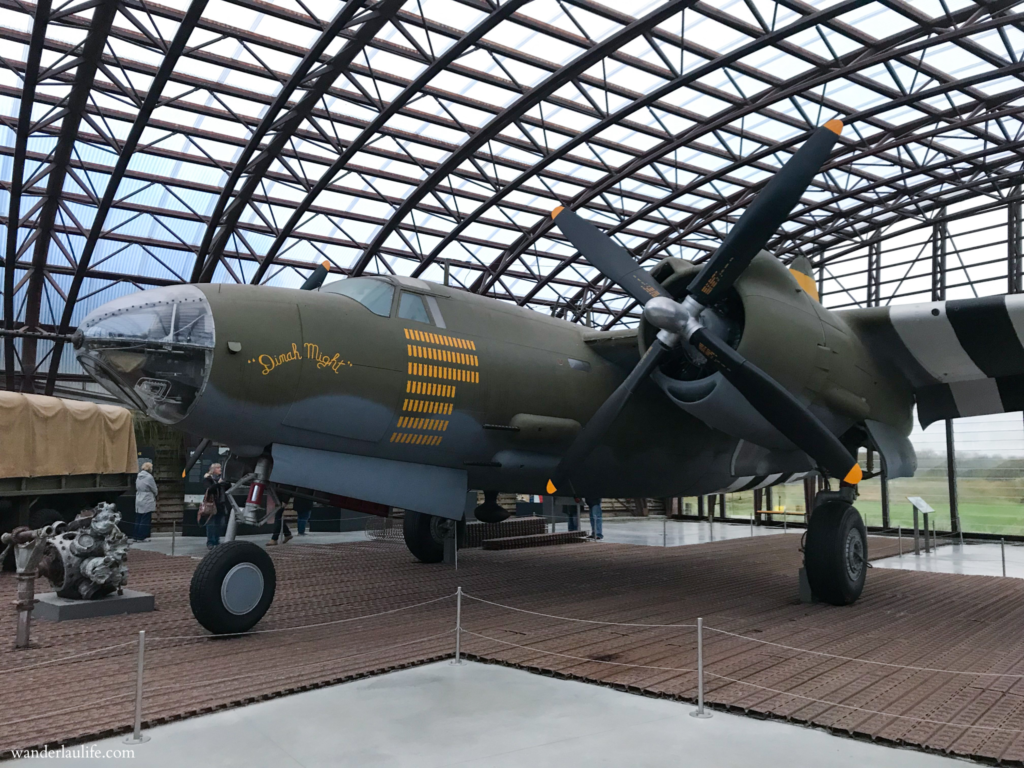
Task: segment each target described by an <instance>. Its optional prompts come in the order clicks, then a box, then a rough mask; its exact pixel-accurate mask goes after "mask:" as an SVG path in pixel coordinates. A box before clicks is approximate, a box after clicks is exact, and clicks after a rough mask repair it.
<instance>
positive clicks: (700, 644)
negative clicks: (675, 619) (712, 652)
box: [690, 619, 711, 718]
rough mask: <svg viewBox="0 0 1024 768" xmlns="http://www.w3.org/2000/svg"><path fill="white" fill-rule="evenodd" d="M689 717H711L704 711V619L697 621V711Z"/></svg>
mask: <svg viewBox="0 0 1024 768" xmlns="http://www.w3.org/2000/svg"><path fill="white" fill-rule="evenodd" d="M690 717H700V718H707V717H711V713H710V712H705V711H704V619H697V709H695V710H694V711H693V712H691V713H690Z"/></svg>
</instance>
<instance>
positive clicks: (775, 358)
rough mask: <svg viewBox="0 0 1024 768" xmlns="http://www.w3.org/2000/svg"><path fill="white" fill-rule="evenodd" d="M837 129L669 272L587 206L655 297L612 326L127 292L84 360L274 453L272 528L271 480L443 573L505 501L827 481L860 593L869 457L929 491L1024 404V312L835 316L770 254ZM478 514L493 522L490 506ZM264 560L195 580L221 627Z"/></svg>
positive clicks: (157, 413) (428, 288) (98, 372)
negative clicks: (958, 426) (923, 475)
mask: <svg viewBox="0 0 1024 768" xmlns="http://www.w3.org/2000/svg"><path fill="white" fill-rule="evenodd" d="M841 129H842V123H841V122H839V121H838V120H836V121H832V122H830V123H827V124H826V125H824V126H822V127H820V128H818V129H817V130H816V131H814V132H813V133H812V134H811V135H810V136H809V137H808V139H807V140H806V141H805V142H804V144H803V145H802V146H801V148H800V149H799V150H798V151H797V152H795V153H794V155H793V156H792V157H791V158H790V160H789V161H788V162H787V163H786V164H785V165H784V166H783V168H782V169H780V171H779V173H778V174H777V175H776V176H775V177H774V178H773V179H772V180H771V181H770V182H769V183H768V184H767V185H766V186H765V188H764V190H763V191H762V192H761V193H760V194H759V195H758V196H757V197H756V198H755V199H754V200H753V201H752V203H751V204H750V205H749V206H748V208H747V209H746V211H745V212H744V214H743V215H742V216H741V217H740V219H739V220H738V221H737V222H736V224H735V226H734V227H733V228H732V230H731V231H730V232H729V234H728V236H727V237H726V238H725V239H724V241H723V242H722V244H721V246H720V247H719V248H718V249H717V250H716V251H715V253H714V254H713V255H712V256H711V257H710V258H709V259H708V260H707V261H706V262H705V263H703V264H700V265H698V264H692V263H689V262H687V261H683V260H680V259H676V258H667V259H665V260H663V261H661V262H660V263H658V264H657V265H656V266H655V267H654V268H653V269H652V270H650V271H649V272H648V271H647V270H645V269H643V268H641V267H640V266H638V264H637V262H636V261H635V259H634V258H633V257H632V256H631V255H630V254H629V253H628V252H627V251H626V250H624V249H623V248H622V247H620V246H619V245H618V244H617V243H615V242H614V241H613V240H611V239H610V238H609V237H607V236H606V235H605V234H604V233H602V232H601V231H600V230H598V229H597V228H596V227H594V226H593V225H592V224H590V223H588V222H587V221H585V220H584V219H582V218H581V217H580V216H578V215H577V214H576V213H574V212H573V211H571V210H568V209H564V208H561V207H558V208H555V210H554V211H553V213H552V216H553V217H555V224H556V225H557V226H558V227H559V228H560V230H561V231H562V232H563V233H564V234H565V236H566V237H567V238H568V239H569V241H570V242H571V243H572V244H573V245H574V246H575V248H576V249H577V250H578V251H579V252H580V253H581V254H583V255H584V256H585V257H586V258H587V259H588V261H589V262H590V263H591V264H592V265H593V266H594V267H595V268H596V269H598V270H599V271H600V272H601V273H602V274H603V275H604V276H605V277H606V278H608V279H609V280H610V281H611V282H613V283H615V284H616V285H618V286H619V287H621V288H622V290H624V291H625V292H626V293H627V294H629V295H630V296H631V297H633V298H634V299H636V300H637V302H638V303H639V304H640V305H641V306H642V307H643V319H642V321H641V322H640V324H639V327H638V328H636V329H630V330H616V331H598V330H593V329H591V328H587V327H582V326H580V325H577V324H573V323H569V322H565V321H563V320H560V319H556V318H553V317H549V316H546V315H544V314H541V313H538V312H534V311H531V310H529V309H526V308H523V307H519V306H514V305H510V304H507V303H504V302H501V301H497V300H494V299H490V298H487V297H484V296H479V295H476V294H472V293H468V292H464V291H460V290H455V289H452V288H449V287H447V286H442V285H437V284H434V283H430V282H426V281H423V280H418V279H411V278H406V277H400V276H394V275H392V276H388V275H382V276H361V277H353V278H349V279H344V280H339V281H336V282H331V283H328V284H326V285H324V284H323V282H324V278H325V276H326V274H327V270H326V269H325V268H324V267H323V266H321V267H320V268H318V269H317V271H316V272H314V274H313V275H311V276H310V279H309V280H308V281H307V283H306V284H305V285H304V286H303V288H304V289H306V290H295V289H287V288H273V287H264V286H246V285H227V284H218V285H205V284H204V285H180V286H174V287H167V288H159V289H153V290H147V291H144V292H141V293H136V294H133V295H129V296H125V297H122V298H119V299H117V300H115V301H112V302H110V303H109V304H107V305H105V306H103V307H101V308H99V309H97V310H95V311H94V312H92V313H91V314H89V315H88V316H87V317H86V318H85V319H84V320H83V322H82V323H81V325H80V326H79V328H78V329H77V331H76V332H75V334H74V336H73V344H74V347H75V349H76V351H77V355H78V359H79V361H80V362H81V364H82V366H83V368H84V369H85V370H86V371H88V372H89V373H90V374H91V375H92V376H93V377H94V378H95V379H96V380H97V381H98V382H99V383H100V384H102V385H103V386H104V387H106V388H107V389H108V390H109V391H110V392H112V393H113V394H114V395H116V396H117V397H119V398H120V399H121V400H123V401H124V402H125V403H126V404H128V405H129V406H131V407H134V408H138V409H139V410H141V411H144V412H146V413H147V414H149V415H150V416H151V417H153V418H155V419H158V420H160V421H162V422H164V423H167V424H173V425H175V426H176V427H178V428H180V429H182V430H186V431H188V432H191V433H194V434H199V435H202V436H205V437H207V438H211V439H214V440H216V441H218V442H220V443H222V444H225V445H228V446H230V448H231V450H232V453H233V455H235V456H239V457H243V458H245V459H246V460H248V461H250V462H251V463H252V466H253V467H254V472H253V476H252V480H253V482H252V484H251V489H250V492H249V493H250V495H249V503H248V504H247V505H246V508H245V510H244V511H243V510H239V512H241V513H243V514H244V515H251V514H252V512H253V510H254V509H255V508H256V507H258V506H259V504H260V503H261V498H262V497H263V496H264V495H265V494H266V492H267V487H268V483H270V487H271V488H272V487H273V486H275V485H276V486H278V487H288V488H302V489H316V490H318V491H321V492H324V493H330V494H337V495H341V496H345V497H349V498H354V499H362V500H366V501H369V502H375V503H378V504H383V505H389V506H394V507H400V508H402V509H405V510H406V513H405V519H404V532H405V540H406V543H407V545H408V547H409V550H410V551H411V552H412V554H413V555H415V556H416V557H417V558H419V559H420V560H422V561H425V562H437V561H439V560H441V558H442V554H443V542H444V540H445V537H446V536H448V535H450V534H451V532H452V530H454V529H455V528H457V527H458V526H459V524H460V523H461V522H463V521H464V519H465V517H466V514H467V504H466V499H467V492H469V491H472V492H474V493H473V498H475V491H483V492H484V494H485V502H484V504H482V505H480V506H479V507H477V508H476V510H475V512H476V515H477V517H478V518H480V519H483V520H486V521H495V520H500V519H502V517H503V516H505V515H506V513H504V512H503V511H502V510H501V508H500V507H499V506H498V505H497V504H496V495H497V493H498V492H499V491H502V492H516V493H528V494H547V495H565V496H576V497H579V496H599V497H671V496H694V495H704V494H713V493H720V492H721V493H724V492H732V491H739V490H746V489H751V488H760V487H766V486H770V485H774V484H778V483H784V482H788V481H791V480H793V479H796V478H799V477H801V476H803V475H804V474H806V473H810V472H815V471H817V472H820V473H822V474H823V475H825V476H826V477H827V478H833V479H834V480H835V481H837V483H838V487H837V488H836V489H835V490H831V489H829V490H826V491H823V492H821V493H819V494H818V496H817V498H816V500H815V506H814V510H813V514H812V515H811V516H810V521H809V530H808V534H807V539H806V544H805V567H806V571H807V576H808V580H809V582H810V585H811V588H812V590H813V591H814V592H815V594H816V595H817V596H818V597H819V598H820V599H822V600H824V601H827V602H829V603H833V604H848V603H852V602H853V601H854V600H856V599H857V597H858V596H859V595H860V593H861V590H862V589H863V585H864V577H865V571H866V565H867V538H866V533H865V528H864V524H863V522H862V521H861V518H860V515H859V514H858V513H857V511H856V509H855V508H854V507H853V501H854V500H855V498H856V488H857V483H858V482H859V481H860V480H861V478H862V471H861V468H860V466H859V465H858V462H857V458H856V457H857V453H858V449H859V448H861V447H866V448H869V449H871V450H874V451H877V452H878V453H879V454H880V456H881V459H882V461H883V465H884V467H885V469H886V471H887V473H888V476H889V477H902V476H909V475H912V474H913V472H914V471H915V469H916V458H915V455H914V451H913V448H912V447H911V444H910V442H909V440H908V435H909V433H910V431H911V425H912V413H913V407H914V405H915V403H916V405H917V409H918V414H919V418H920V420H921V422H922V424H925V425H927V424H928V423H930V422H932V421H934V420H936V419H945V418H955V417H958V416H969V415H975V414H980V413H992V412H1000V411H1009V410H1020V409H1021V408H1022V407H1024V394H1022V393H1024V387H1022V386H1021V383H1022V381H1024V378H1022V374H1024V345H1022V342H1021V339H1022V338H1024V297H1017V296H1007V297H1002V296H998V297H990V298H983V299H975V300H964V301H945V302H941V301H940V302H931V303H926V304H912V305H901V306H893V307H876V308H867V309H853V310H846V311H836V312H833V311H830V310H828V309H826V308H824V307H823V306H822V305H821V304H820V303H819V301H818V295H817V290H816V287H815V283H814V280H813V279H812V277H811V275H810V269H809V264H808V263H807V262H806V261H805V260H803V261H800V260H798V262H796V263H794V264H793V265H792V266H791V267H790V268H787V267H786V266H784V265H783V264H782V263H781V262H780V261H779V260H777V259H776V258H775V257H773V256H772V255H770V254H769V253H767V252H765V251H764V250H763V248H764V246H765V244H766V243H767V241H768V239H769V237H770V236H771V235H772V234H773V233H774V232H775V231H776V230H777V229H778V228H779V227H780V226H781V225H782V224H783V222H784V221H785V220H786V218H787V217H788V216H789V214H790V213H791V211H792V209H793V208H794V206H795V205H796V203H797V202H798V200H799V198H800V196H801V194H802V193H803V192H804V191H805V190H806V189H807V187H808V186H809V184H810V182H811V180H812V179H813V177H814V175H815V174H817V173H818V171H819V170H820V168H821V166H822V165H823V164H824V162H825V161H826V160H827V158H828V157H829V155H830V153H831V151H832V148H833V145H834V143H835V141H836V138H837V136H838V134H839V132H840V130H841ZM469 509H472V506H470V507H469ZM273 591H274V572H273V565H272V563H271V561H270V558H269V557H268V556H267V555H266V553H265V551H264V550H262V549H261V548H259V547H257V546H255V545H253V544H251V543H245V542H232V543H230V544H229V545H227V546H222V547H220V548H217V549H215V550H213V551H212V552H211V553H210V554H209V555H208V556H207V557H206V559H205V560H204V561H203V563H201V564H200V566H199V568H197V570H196V574H195V577H194V578H193V582H192V593H191V600H192V606H193V611H194V612H195V614H196V617H197V618H198V619H199V620H200V622H201V623H202V624H203V625H204V626H206V627H207V628H208V629H209V630H211V631H212V632H219V633H224V632H240V631H245V630H247V629H249V628H251V627H252V626H253V625H254V624H255V623H256V622H258V621H259V619H260V618H261V617H262V616H263V614H264V613H265V612H266V610H267V608H268V607H269V605H270V602H271V600H272V599H273Z"/></svg>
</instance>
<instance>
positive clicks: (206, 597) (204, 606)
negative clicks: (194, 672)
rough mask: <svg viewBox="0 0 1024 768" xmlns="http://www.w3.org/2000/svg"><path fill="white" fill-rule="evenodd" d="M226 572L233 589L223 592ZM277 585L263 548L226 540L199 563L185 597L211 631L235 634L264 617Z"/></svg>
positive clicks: (221, 633)
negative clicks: (233, 585) (233, 586)
mask: <svg viewBox="0 0 1024 768" xmlns="http://www.w3.org/2000/svg"><path fill="white" fill-rule="evenodd" d="M247 566H248V567H247ZM236 569H237V570H236ZM253 569H255V570H253ZM257 571H258V576H257V573H256V572H257ZM229 574H230V575H231V580H232V582H233V583H234V584H235V588H234V590H233V591H226V590H227V585H225V579H227V578H228V576H229ZM257 588H258V589H259V591H258V592H257ZM276 588H277V574H276V572H275V571H274V562H273V560H271V559H270V555H268V554H267V553H266V550H264V549H263V548H262V547H258V546H256V545H255V544H253V543H252V542H250V541H229V542H226V543H224V544H221V545H220V546H217V547H214V548H213V549H212V550H211V551H210V553H209V554H207V555H206V557H204V558H203V561H202V562H201V563H199V567H198V568H196V570H195V573H193V574H192V584H191V586H190V587H189V592H188V600H189V604H190V605H191V606H192V615H193V616H195V617H196V621H198V622H199V623H200V624H202V625H203V626H204V627H205V628H206V629H208V630H210V632H213V634H215V635H226V634H234V633H237V632H247V631H248V630H250V629H252V628H253V627H254V626H255V625H256V623H257V622H258V621H259V620H260V619H262V618H263V615H264V614H265V613H266V612H267V610H268V609H269V608H270V604H271V603H272V602H273V601H274V591H275V589H276ZM257 595H258V599H256V598H257ZM232 601H234V604H232Z"/></svg>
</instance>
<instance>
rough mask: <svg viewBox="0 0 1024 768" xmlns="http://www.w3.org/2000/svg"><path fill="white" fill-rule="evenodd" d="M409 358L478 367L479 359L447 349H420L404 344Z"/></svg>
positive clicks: (416, 346) (414, 345)
mask: <svg viewBox="0 0 1024 768" xmlns="http://www.w3.org/2000/svg"><path fill="white" fill-rule="evenodd" d="M406 348H407V349H408V352H409V357H420V358H425V359H427V360H440V361H442V362H445V363H457V364H458V365H472V366H474V367H476V366H479V365H480V358H478V357H477V356H476V355H467V354H466V353H464V352H449V351H448V350H447V349H433V348H431V347H421V346H418V345H416V344H406Z"/></svg>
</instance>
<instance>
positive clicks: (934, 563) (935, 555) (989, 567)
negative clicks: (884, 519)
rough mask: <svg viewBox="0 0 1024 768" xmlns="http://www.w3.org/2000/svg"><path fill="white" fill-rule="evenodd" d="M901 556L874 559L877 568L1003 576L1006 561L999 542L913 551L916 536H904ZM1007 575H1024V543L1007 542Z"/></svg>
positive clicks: (1015, 577)
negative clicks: (911, 537)
mask: <svg viewBox="0 0 1024 768" xmlns="http://www.w3.org/2000/svg"><path fill="white" fill-rule="evenodd" d="M903 546H904V549H905V551H904V554H903V556H902V557H887V558H885V559H883V560H875V561H874V563H873V565H874V566H875V567H876V568H899V569H901V570H904V571H927V572H930V573H961V574H967V575H971V576H1002V575H1003V563H1002V556H1001V553H1000V548H999V544H997V543H995V542H991V543H990V542H985V543H974V544H972V543H971V542H966V543H965V544H964V545H963V547H961V546H960V544H959V543H954V544H948V545H945V546H940V547H939V548H938V549H935V550H932V551H931V552H923V551H922V552H921V554H920V555H915V554H914V552H913V549H912V547H913V540H908V539H904V542H903ZM1006 575H1007V577H1009V578H1014V579H1024V546H1019V545H1014V544H1007V545H1006Z"/></svg>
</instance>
